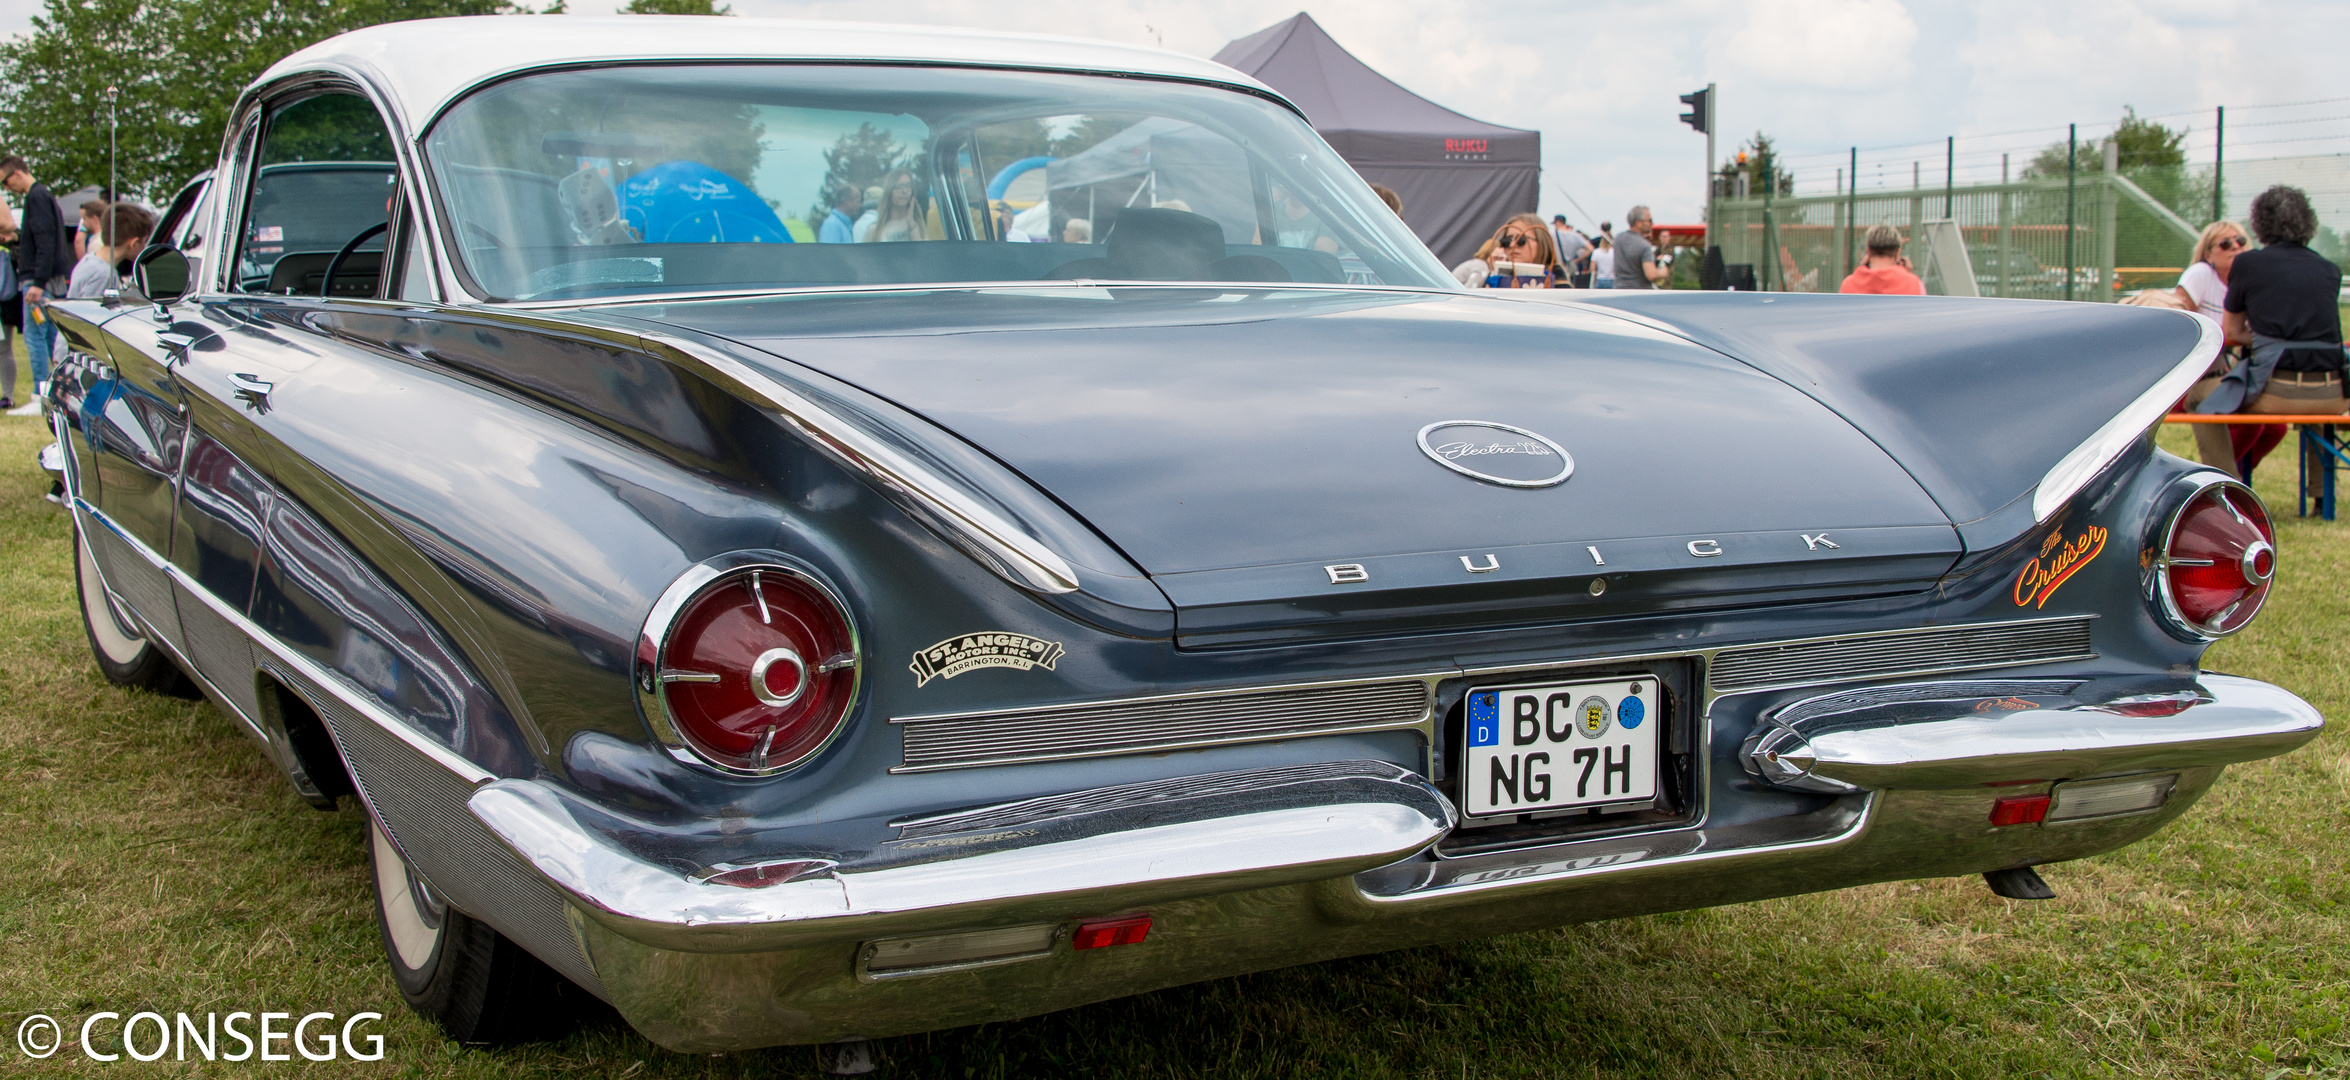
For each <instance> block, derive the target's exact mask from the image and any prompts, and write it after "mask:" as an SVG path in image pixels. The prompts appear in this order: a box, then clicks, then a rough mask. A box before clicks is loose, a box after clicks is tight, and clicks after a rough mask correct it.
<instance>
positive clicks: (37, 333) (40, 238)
mask: <svg viewBox="0 0 2350 1080" xmlns="http://www.w3.org/2000/svg"><path fill="white" fill-rule="evenodd" d="M0 185H4V186H6V187H7V188H8V190H10V191H13V192H15V193H16V194H17V196H18V197H19V198H22V199H23V200H24V221H23V223H22V224H21V226H20V227H19V229H18V232H17V238H16V280H17V281H18V282H20V283H22V284H23V286H24V308H25V315H24V341H25V352H26V353H28V354H30V355H31V357H32V361H33V393H34V394H35V395H36V396H37V395H39V394H42V393H44V392H46V391H47V390H48V388H49V351H50V350H51V349H52V348H55V347H56V344H57V324H56V323H54V322H51V321H49V315H48V313H47V312H46V311H43V310H42V306H43V305H44V304H46V303H48V298H49V297H50V296H51V295H53V294H57V293H62V292H64V291H65V274H66V271H67V270H68V269H70V264H68V263H67V262H66V258H65V252H66V250H67V249H66V239H65V219H64V217H63V216H62V215H61V214H60V213H59V210H60V209H61V208H60V207H59V206H58V203H57V197H56V196H54V195H51V194H49V186H48V185H46V184H42V183H39V182H37V181H35V180H34V179H33V172H32V169H30V168H29V167H27V166H26V165H25V160H24V159H23V158H21V157H18V156H16V155H14V154H10V155H8V156H7V157H0Z"/></svg>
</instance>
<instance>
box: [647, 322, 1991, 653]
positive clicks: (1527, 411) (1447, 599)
mask: <svg viewBox="0 0 2350 1080" xmlns="http://www.w3.org/2000/svg"><path fill="white" fill-rule="evenodd" d="M630 314H638V312H631V313H630ZM654 317H655V318H658V319H660V320H661V321H665V322H672V323H675V324H678V325H681V326H685V327H690V328H692V329H695V330H700V331H703V332H707V333H713V334H717V335H720V336H723V337H727V338H731V339H734V340H736V341H741V342H744V343H746V344H749V345H752V346H754V347H756V348H758V349H761V350H763V351H766V352H769V353H772V354H774V355H776V356H779V357H783V358H787V359H789V360H791V361H793V362H795V363H798V364H802V365H805V366H807V367H809V368H813V369H815V370H817V371H820V372H823V373H825V374H827V375H830V376H833V377H835V378H838V379H841V380H843V381H845V382H848V383H851V384H854V385H856V386H858V387H861V388H863V389H865V390H866V391H869V392H871V393H874V394H876V395H879V396H882V397H885V398H888V399H889V400H891V401H893V402H895V403H897V404H898V405H900V406H902V407H903V408H905V409H907V410H909V411H911V412H914V413H916V414H919V415H921V416H923V417H925V418H927V419H928V420H930V421H932V422H933V423H935V424H937V425H938V426H939V427H941V428H943V429H945V430H947V431H950V432H953V433H954V434H956V435H957V436H959V437H961V438H963V439H965V440H968V441H969V442H970V443H972V444H973V445H975V446H977V447H979V448H981V449H982V450H984V451H986V452H987V453H989V454H991V455H993V456H995V457H996V458H998V459H999V460H1001V461H1003V462H1005V463H1006V464H1007V465H1009V466H1010V467H1011V468H1012V469H1014V470H1016V471H1018V472H1019V473H1021V474H1022V475H1024V476H1025V477H1027V478H1028V479H1029V480H1030V481H1031V482H1033V483H1034V484H1036V485H1037V486H1038V487H1039V488H1041V489H1042V490H1044V491H1045V492H1047V493H1049V494H1050V495H1052V496H1053V497H1054V498H1056V499H1058V500H1059V501H1060V502H1061V503H1063V504H1064V505H1066V506H1067V507H1068V508H1069V509H1070V510H1072V511H1073V512H1075V513H1076V514H1077V515H1078V516H1079V517H1081V518H1082V519H1083V520H1084V521H1086V522H1087V523H1089V524H1090V525H1091V526H1092V527H1093V528H1094V529H1096V530H1097V531H1099V532H1100V533H1101V534H1102V535H1103V536H1104V537H1106V538H1107V539H1108V540H1109V541H1110V542H1111V543H1113V544H1115V545H1117V546H1118V547H1119V548H1120V549H1121V550H1122V551H1124V552H1125V553H1126V555H1127V556H1128V557H1129V558H1131V559H1132V560H1133V561H1134V562H1135V564H1136V565H1137V566H1139V567H1140V568H1142V569H1143V570H1144V571H1145V572H1146V573H1148V574H1149V575H1150V576H1151V578H1152V579H1153V580H1154V581H1155V582H1156V583H1157V584H1158V585H1159V587H1160V588H1161V589H1162V590H1163V591H1165V593H1166V594H1167V596H1168V598H1169V599H1170V600H1171V601H1172V602H1173V603H1174V605H1175V606H1176V608H1177V616H1176V621H1177V628H1178V634H1179V635H1180V637H1181V638H1182V639H1183V641H1184V642H1185V643H1186V644H1190V645H1195V646H1199V645H1219V644H1253V643H1261V642H1267V641H1281V640H1290V639H1303V638H1326V637H1330V636H1355V635H1366V634H1382V633H1395V632H1406V631H1426V630H1431V629H1440V628H1445V627H1469V626H1479V625H1494V624H1497V623H1519V622H1528V621H1549V620H1554V619H1562V618H1570V619H1571V618H1587V617H1602V616H1608V615H1617V614H1624V613H1629V612H1649V611H1658V610H1672V609H1687V610H1702V609H1718V608H1723V607H1734V606H1747V605H1752V604H1758V603H1775V602H1789V601H1796V600H1806V599H1827V598H1836V597H1851V596H1865V595H1882V594H1886V593H1893V592H1902V591H1910V590H1915V589H1920V588H1924V587H1926V586H1927V585H1929V584H1931V583H1932V582H1933V580H1934V579H1935V578H1936V577H1937V576H1938V575H1939V574H1940V573H1941V572H1942V571H1943V570H1944V569H1946V568H1947V567H1948V566H1949V565H1950V564H1951V562H1952V561H1953V560H1954V559H1955V558H1956V556H1957V555H1958V554H1959V550H1960V546H1959V543H1958V541H1957V538H1956V534H1955V533H1954V531H1953V530H1952V528H1951V526H1950V522H1949V520H1948V519H1947V518H1946V517H1945V516H1944V515H1943V514H1942V513H1941V512H1940V511H1939V510H1938V509H1937V508H1936V505H1935V503H1934V501H1933V500H1932V499H1930V498H1928V497H1927V495H1926V494H1925V493H1924V492H1923V491H1922V490H1921V489H1920V488H1919V486H1918V485H1917V483H1916V482H1915V481H1914V480H1912V479H1911V477H1910V476H1909V474H1908V473H1907V472H1905V471H1904V470H1903V468H1902V467H1901V466H1900V465H1899V464H1897V463H1895V462H1894V461H1893V460H1892V459H1891V458H1890V457H1888V456H1887V455H1886V453H1885V452H1884V451H1883V450H1881V449H1880V448H1879V447H1878V446H1877V445H1876V444H1875V443H1873V442H1872V441H1870V440H1869V439H1868V438H1866V437H1864V436H1863V435H1862V434H1861V433H1859V432H1858V431H1856V430H1854V428H1853V427H1852V426H1851V425H1850V424H1848V423H1846V422H1845V421H1844V420H1842V419H1840V418H1839V417H1837V416H1836V415H1835V414H1834V413H1832V412H1830V411H1829V410H1828V409H1826V408H1824V407H1822V406H1821V405H1820V404H1819V403H1817V402H1815V401H1813V400H1812V399H1811V398H1809V397H1807V396H1805V395H1803V394H1801V393H1798V392H1796V391H1795V390H1794V389H1792V388H1790V387H1789V386H1787V385H1786V384H1784V383H1782V382H1780V381H1778V380H1777V379H1774V378H1772V377H1770V376H1767V375H1765V374H1763V373H1761V372H1759V371H1757V370H1755V369H1754V368H1752V367H1749V366H1747V365H1745V364H1743V363H1740V362H1738V361H1735V360H1732V359H1730V358H1728V357H1725V356H1723V355H1722V354H1720V353H1718V352H1715V351H1712V350H1710V349H1706V348H1702V347H1699V346H1697V345H1693V344H1691V343H1690V342H1688V341H1686V340H1684V339H1682V338H1679V337H1676V336H1673V335H1670V334H1667V333H1664V332H1662V331H1660V330H1656V329H1652V328H1650V327H1648V326H1644V325H1641V324H1639V323H1635V322H1632V321H1628V320H1625V319H1621V318H1617V317H1614V316H1611V315H1607V314H1604V313H1600V312H1597V311H1593V310H1589V309H1583V308H1576V307H1572V306H1558V305H1550V304H1524V303H1513V302H1508V301H1502V300H1496V299H1491V298H1485V297H1479V296H1475V295H1460V296H1447V295H1442V294H1404V293H1370V292H1360V293H1357V292H1337V291H1327V290H1290V291H1282V290H1267V289H1264V288H1262V287H1255V288H1249V289H1246V290H1242V289H1238V288H1236V289H1235V290H1233V291H1231V292H1224V293H1219V292H1217V291H1215V290H1199V289H1174V288H1168V289H1118V290H1105V289H1087V288H1043V289H1036V290H949V291H934V292H916V293H893V294H879V295H875V294H865V295H833V296H822V297H814V296H803V297H788V298H776V299H763V300H754V301H740V302H712V303H702V304H692V305H667V306H666V307H664V308H663V309H661V310H660V312H659V313H658V314H657V315H655V316H654ZM1457 420H1470V421H1485V422H1492V423H1499V424H1503V425H1509V426H1510V427H1513V428H1519V429H1524V431H1526V432H1531V433H1535V434H1536V435H1538V436H1540V437H1541V439H1545V440H1548V441H1549V442H1551V443H1555V444H1556V445H1557V446H1558V447H1560V448H1562V449H1564V450H1565V451H1566V454H1567V455H1568V456H1570V457H1571V458H1572V462H1573V471H1572V475H1571V476H1569V477H1568V479H1566V480H1565V481H1564V482H1562V483H1558V484H1555V485H1552V486H1545V487H1513V486H1505V485H1502V484H1498V483H1492V482H1487V481H1484V480H1480V479H1476V478H1473V477H1471V476H1468V475H1463V474H1462V473H1461V472H1458V471H1455V470H1454V469H1451V468H1447V467H1446V466H1445V465H1443V464H1440V463H1439V462H1438V461H1437V460H1435V459H1434V457H1433V456H1432V455H1431V454H1429V453H1427V452H1425V451H1423V450H1422V448H1421V446H1420V444H1419V438H1418V437H1419V435H1420V433H1421V431H1422V429H1423V428H1424V427H1426V426H1427V425H1430V424H1432V423H1437V422H1440V421H1457ZM1430 442H1431V443H1432V445H1435V446H1437V447H1440V448H1442V447H1446V446H1448V445H1449V446H1452V449H1451V451H1449V452H1450V454H1451V455H1452V456H1453V458H1454V460H1455V461H1456V463H1460V464H1463V465H1464V466H1465V467H1468V468H1471V469H1477V470H1483V471H1486V472H1489V473H1493V474H1495V475H1498V476H1502V477H1504V478H1511V477H1516V478H1529V477H1540V476H1542V475H1546V474H1548V473H1550V472H1554V471H1556V470H1557V468H1558V466H1561V465H1564V464H1565V461H1564V460H1562V459H1558V458H1552V457H1548V456H1547V455H1546V454H1544V453H1543V452H1542V451H1543V450H1544V449H1546V448H1545V447H1544V445H1543V443H1542V442H1541V441H1539V440H1536V439H1528V438H1524V437H1521V436H1518V435H1517V434H1516V433H1514V432H1510V431H1507V430H1501V429H1488V430H1482V431H1478V430H1466V429H1440V430H1438V431H1437V432H1435V433H1433V434H1432V435H1431V437H1430ZM1455 444H1466V445H1467V448H1468V449H1469V450H1470V451H1473V452H1469V453H1463V452H1462V448H1461V447H1460V446H1459V445H1455ZM1528 451H1531V452H1528ZM1348 566H1352V567H1359V568H1360V572H1359V573H1357V572H1355V571H1349V570H1338V571H1334V570H1332V569H1330V568H1331V567H1348ZM1594 579H1604V581H1603V583H1602V584H1601V585H1600V586H1598V587H1597V591H1596V592H1595V591H1594V589H1595V587H1594V586H1593V584H1592V582H1593V580H1594Z"/></svg>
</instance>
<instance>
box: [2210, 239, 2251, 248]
mask: <svg viewBox="0 0 2350 1080" xmlns="http://www.w3.org/2000/svg"><path fill="white" fill-rule="evenodd" d="M2250 246H2252V241H2250V240H2246V239H2244V238H2243V237H2241V236H2231V237H2228V238H2227V239H2225V240H2214V241H2212V242H2211V247H2212V250H2214V251H2234V250H2236V249H2237V248H2240V247H2250Z"/></svg>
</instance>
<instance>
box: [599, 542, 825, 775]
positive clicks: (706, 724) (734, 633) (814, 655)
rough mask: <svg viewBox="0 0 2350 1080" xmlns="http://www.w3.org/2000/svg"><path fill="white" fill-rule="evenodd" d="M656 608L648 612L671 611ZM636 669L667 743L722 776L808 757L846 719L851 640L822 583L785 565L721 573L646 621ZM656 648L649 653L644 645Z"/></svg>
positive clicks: (765, 769) (755, 771) (790, 763)
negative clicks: (663, 622) (664, 619)
mask: <svg viewBox="0 0 2350 1080" xmlns="http://www.w3.org/2000/svg"><path fill="white" fill-rule="evenodd" d="M668 599H669V598H664V601H665V602H664V604H662V605H657V606H656V607H655V612H656V618H659V617H660V614H661V613H662V612H663V610H664V608H668V607H670V604H669V603H668ZM646 631H647V634H646V645H648V646H651V648H650V649H649V650H648V649H644V648H640V650H639V656H638V662H639V663H640V665H641V664H644V662H645V661H646V660H647V659H652V661H653V663H652V665H651V666H652V667H653V670H652V671H650V672H642V671H640V674H639V676H638V678H639V686H640V689H642V690H644V691H645V692H646V696H647V698H648V699H649V700H648V701H647V705H648V706H649V709H648V711H650V712H654V713H655V714H656V716H655V719H656V726H657V727H666V728H667V729H668V730H666V731H663V732H661V733H660V734H661V735H662V737H663V739H664V741H669V742H671V743H672V745H673V746H676V745H679V744H682V746H683V747H685V748H688V749H690V750H691V751H692V752H693V753H694V754H696V755H698V756H700V757H701V758H702V759H703V760H705V761H708V762H710V763H712V764H715V765H717V766H719V767H720V768H723V769H726V770H728V771H731V772H740V773H751V774H764V773H770V772H776V771H779V770H782V769H787V768H790V767H791V766H793V765H796V764H798V763H800V762H801V761H804V760H806V759H807V758H808V757H809V755H812V754H814V753H815V752H816V751H817V750H819V749H821V748H822V747H823V746H824V744H825V743H826V742H828V741H829V740H830V739H831V738H832V736H833V733H834V732H836V731H838V730H839V729H840V724H841V721H842V720H843V719H845V718H846V717H847V716H848V711H849V705H850V703H851V702H852V701H853V700H854V699H855V697H856V689H857V641H856V633H855V631H854V629H853V628H852V627H851V626H850V624H849V619H848V614H847V612H845V611H844V610H842V607H841V605H840V602H839V601H838V600H837V599H835V598H834V597H833V595H832V592H831V590H829V589H826V588H825V587H824V586H823V585H821V584H819V583H818V582H816V581H814V580H813V579H811V578H809V577H807V576H806V575H803V574H801V573H799V572H798V571H795V570H792V569H790V568H788V567H782V566H748V567H740V568H736V569H733V570H729V571H726V572H724V573H722V574H720V575H718V576H717V577H716V578H715V579H713V580H709V581H707V582H706V583H704V584H701V585H700V586H699V587H698V588H695V589H694V590H693V592H692V593H691V598H690V599H687V600H686V601H685V602H684V603H683V604H682V605H681V606H675V607H674V609H673V614H671V615H670V617H669V620H668V623H667V626H666V628H665V629H664V628H660V627H654V626H647V627H646ZM648 651H650V652H652V653H653V654H654V655H653V656H652V657H650V658H648V657H647V656H646V655H645V653H646V652H648Z"/></svg>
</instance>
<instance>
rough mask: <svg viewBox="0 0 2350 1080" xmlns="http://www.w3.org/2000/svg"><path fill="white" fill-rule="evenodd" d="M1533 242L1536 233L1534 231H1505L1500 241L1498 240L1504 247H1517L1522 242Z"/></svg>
mask: <svg viewBox="0 0 2350 1080" xmlns="http://www.w3.org/2000/svg"><path fill="white" fill-rule="evenodd" d="M1533 242H1534V234H1532V233H1522V232H1521V233H1503V234H1501V239H1500V240H1499V241H1497V243H1498V244H1499V245H1500V246H1502V247H1517V246H1518V245H1520V244H1531V243H1533Z"/></svg>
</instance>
